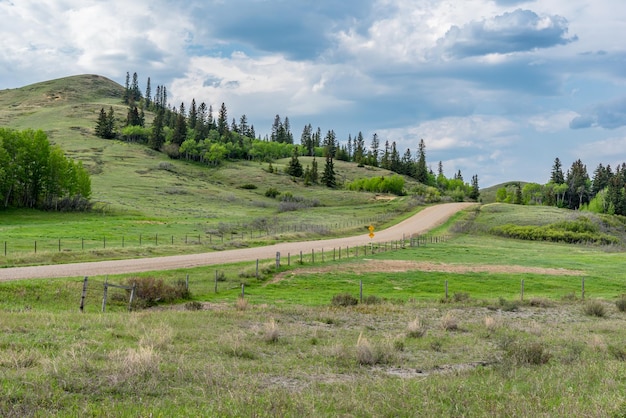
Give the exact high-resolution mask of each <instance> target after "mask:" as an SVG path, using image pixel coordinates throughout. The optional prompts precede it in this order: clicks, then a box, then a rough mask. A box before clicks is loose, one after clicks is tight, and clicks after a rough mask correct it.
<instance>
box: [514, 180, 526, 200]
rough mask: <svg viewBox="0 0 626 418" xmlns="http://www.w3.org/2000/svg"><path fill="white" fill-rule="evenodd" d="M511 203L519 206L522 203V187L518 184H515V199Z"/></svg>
mask: <svg viewBox="0 0 626 418" xmlns="http://www.w3.org/2000/svg"><path fill="white" fill-rule="evenodd" d="M513 203H514V204H515V205H521V204H522V203H524V197H523V195H522V185H521V184H520V183H517V185H516V186H515V198H514V199H513Z"/></svg>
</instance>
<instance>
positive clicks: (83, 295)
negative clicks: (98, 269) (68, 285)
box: [80, 276, 87, 312]
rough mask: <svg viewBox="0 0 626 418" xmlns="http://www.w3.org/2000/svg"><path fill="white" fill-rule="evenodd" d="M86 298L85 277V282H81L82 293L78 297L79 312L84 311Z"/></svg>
mask: <svg viewBox="0 0 626 418" xmlns="http://www.w3.org/2000/svg"><path fill="white" fill-rule="evenodd" d="M86 297H87V276H85V280H84V281H83V293H82V295H81V296H80V311H81V312H84V311H85V298H86Z"/></svg>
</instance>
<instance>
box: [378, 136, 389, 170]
mask: <svg viewBox="0 0 626 418" xmlns="http://www.w3.org/2000/svg"><path fill="white" fill-rule="evenodd" d="M389 157H390V154H389V141H385V151H383V156H382V157H381V158H380V166H381V167H382V168H384V169H385V170H389V169H390V168H391V160H390V158H389Z"/></svg>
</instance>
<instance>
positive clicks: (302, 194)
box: [0, 75, 415, 262]
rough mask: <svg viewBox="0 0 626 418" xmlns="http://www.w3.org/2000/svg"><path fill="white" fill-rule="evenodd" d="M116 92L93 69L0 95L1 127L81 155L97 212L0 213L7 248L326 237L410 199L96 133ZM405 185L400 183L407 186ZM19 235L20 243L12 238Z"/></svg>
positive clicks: (348, 174)
mask: <svg viewBox="0 0 626 418" xmlns="http://www.w3.org/2000/svg"><path fill="white" fill-rule="evenodd" d="M123 91H124V88H123V87H122V86H120V85H119V84H117V83H115V82H113V81H111V80H109V79H106V78H104V77H100V76H96V75H82V76H73V77H67V78H62V79H58V80H52V81H47V82H43V83H37V84H33V85H30V86H26V87H23V88H19V89H11V90H3V91H0V124H2V125H3V126H8V127H11V128H15V129H27V128H31V129H42V130H43V131H45V132H46V133H47V134H48V136H49V139H50V140H51V142H53V143H55V144H57V145H59V146H60V147H61V148H62V149H63V150H64V152H65V153H66V154H67V155H68V156H69V157H71V158H74V159H77V160H80V161H82V162H83V164H84V165H85V167H86V168H87V169H88V170H89V172H90V173H91V176H92V191H93V196H92V200H93V201H94V202H96V208H97V209H98V210H97V211H96V212H95V213H91V214H62V215H60V214H49V213H38V212H28V211H27V212H24V211H19V213H18V214H15V212H14V211H10V212H5V213H4V214H3V221H2V223H3V224H4V225H3V226H2V229H1V230H0V232H1V233H2V237H3V239H5V240H8V241H9V242H13V248H14V250H19V249H21V248H23V249H26V248H31V247H32V243H33V241H34V240H35V239H40V240H46V239H47V240H51V242H52V241H55V240H57V239H63V240H64V241H65V240H67V239H81V238H83V237H85V238H87V239H88V240H89V239H100V240H102V237H103V236H104V237H107V238H108V239H109V240H110V242H111V243H113V241H115V240H117V241H119V240H120V239H121V236H124V235H125V236H127V237H128V236H130V235H132V236H133V237H137V236H139V235H140V234H144V235H146V236H147V235H150V236H155V235H156V234H160V235H162V236H170V235H176V236H177V237H178V238H177V239H178V240H180V239H182V238H180V237H183V236H186V235H195V236H198V235H200V236H201V237H202V238H204V237H206V236H207V235H206V234H208V233H210V232H212V231H213V232H215V231H220V232H222V233H228V232H230V231H232V230H235V231H239V232H240V231H241V230H242V229H245V228H254V227H255V225H257V226H258V225H272V226H274V227H279V228H280V227H283V228H289V227H292V226H293V225H294V224H303V223H306V224H316V225H325V226H326V227H325V228H322V229H325V230H326V233H333V234H342V233H344V234H345V233H354V232H355V231H357V230H358V231H361V228H362V227H363V226H364V225H366V224H369V223H370V222H372V219H376V220H377V222H378V225H380V224H381V223H382V222H385V221H388V220H391V219H392V218H394V217H396V216H398V214H401V213H404V212H406V211H407V210H410V209H412V208H413V206H414V202H412V201H411V198H410V197H401V198H397V197H393V196H387V197H385V198H383V199H381V197H380V196H377V195H376V194H372V193H361V192H351V191H347V190H341V189H338V190H332V189H328V188H326V187H322V186H314V187H304V186H303V184H302V182H297V183H296V182H294V181H293V180H292V179H291V178H290V177H289V176H287V175H284V174H270V173H268V172H267V168H268V165H267V164H260V163H258V162H251V161H239V162H227V163H225V164H223V165H222V166H220V167H216V168H209V167H207V166H204V165H199V164H194V163H189V162H185V161H181V160H171V159H169V158H168V157H167V156H166V155H165V154H162V153H159V152H155V151H153V150H150V149H149V148H147V147H145V146H143V145H138V144H134V143H126V142H122V141H119V140H104V139H101V138H98V137H96V136H95V135H94V127H95V124H96V119H97V116H98V114H99V112H100V109H101V108H102V107H104V108H105V109H108V107H109V106H113V108H114V110H115V113H116V115H117V117H118V118H123V117H124V116H125V115H126V111H127V108H126V106H125V105H123V104H122V100H121V98H122V95H123ZM147 119H148V120H149V119H150V115H149V114H148V115H147ZM310 160H311V159H310V158H306V157H303V158H301V163H302V164H303V166H305V167H306V165H307V164H310ZM287 163H288V159H285V160H279V161H277V162H274V164H273V165H274V167H276V168H278V169H279V171H280V173H282V168H283V167H284V166H286V164H287ZM318 163H319V164H320V170H321V169H323V161H321V160H319V159H318ZM335 171H336V172H337V178H338V180H339V181H345V182H349V181H352V180H354V179H356V178H359V177H372V176H381V175H384V176H389V175H392V174H393V173H391V172H389V171H387V170H383V169H378V168H371V167H361V168H359V167H357V166H356V164H352V163H345V162H342V161H336V162H335ZM410 183H411V182H410V180H409V179H407V185H408V187H410V186H411V184H410ZM413 184H415V183H414V182H413ZM251 186H252V187H253V188H251ZM268 188H275V189H277V190H278V191H280V192H281V193H291V194H292V195H293V196H296V197H298V198H302V199H304V200H305V201H307V202H314V203H315V205H311V206H314V207H309V208H307V209H306V210H299V211H286V210H282V209H281V205H280V201H279V200H278V199H272V198H268V197H266V196H265V191H266V190H267V189H268ZM11 214H12V215H11ZM103 214H104V215H106V216H105V217H103V216H102V215H103ZM318 230H319V229H318ZM60 234H61V236H59V235H60ZM25 237H26V238H25ZM96 237H98V238H96ZM286 238H287V239H288V238H289V237H286ZM17 239H26V241H27V242H23V243H22V244H19V243H17V242H16V241H15V240H17ZM200 241H202V239H200ZM192 250H193V249H190V248H186V249H176V251H177V252H179V251H192ZM201 250H206V248H202V249H201ZM110 256H112V257H116V256H117V257H120V256H125V255H122V254H112V255H110ZM44 261H45V260H40V262H44Z"/></svg>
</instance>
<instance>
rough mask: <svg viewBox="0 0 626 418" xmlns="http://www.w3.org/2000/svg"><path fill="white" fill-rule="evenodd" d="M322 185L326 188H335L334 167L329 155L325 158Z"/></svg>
mask: <svg viewBox="0 0 626 418" xmlns="http://www.w3.org/2000/svg"><path fill="white" fill-rule="evenodd" d="M322 184H323V185H325V186H326V187H331V188H335V187H337V180H336V179H335V166H334V164H333V158H332V157H331V156H330V155H327V156H326V165H325V166H324V172H323V173H322Z"/></svg>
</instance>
